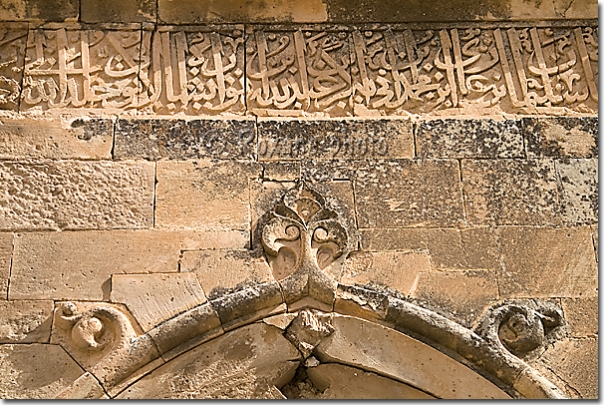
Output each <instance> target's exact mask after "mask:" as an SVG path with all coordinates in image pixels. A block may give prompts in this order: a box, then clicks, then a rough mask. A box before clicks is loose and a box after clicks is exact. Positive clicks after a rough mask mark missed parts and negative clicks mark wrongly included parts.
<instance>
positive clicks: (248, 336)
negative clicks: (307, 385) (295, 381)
mask: <svg viewBox="0 0 604 405" xmlns="http://www.w3.org/2000/svg"><path fill="white" fill-rule="evenodd" d="M265 353H270V354H271V355H270V356H266V355H265ZM299 359H300V353H299V352H298V350H297V349H296V348H295V347H294V346H293V345H292V344H291V343H290V342H289V341H288V340H287V339H286V338H284V337H283V335H282V331H281V330H280V329H278V328H275V327H272V326H269V325H266V324H264V323H254V324H251V325H247V326H244V327H241V328H239V329H237V330H234V331H231V332H227V333H225V334H224V335H222V336H220V337H217V338H216V339H213V340H211V341H209V342H208V343H206V344H204V345H202V346H199V347H196V348H194V349H192V350H190V351H188V352H186V353H184V354H183V355H181V356H178V357H176V358H174V359H172V360H171V361H169V362H168V363H166V364H164V365H163V366H161V367H159V368H157V369H155V370H154V371H153V372H151V373H150V374H148V375H146V376H144V377H143V378H141V379H140V380H139V381H137V382H135V383H134V384H132V385H131V386H130V387H128V388H127V389H126V390H124V391H123V392H122V393H121V394H119V395H118V396H117V398H119V399H134V398H139V399H143V398H148V399H150V398H158V399H159V398H164V399H177V398H181V399H184V398H189V399H192V398H215V399H218V398H224V399H227V398H231V399H235V398H240V399H244V398H245V399H250V398H263V397H265V396H266V394H267V391H268V390H269V387H270V386H271V385H275V386H277V387H281V386H283V385H284V384H285V383H286V382H288V381H289V380H290V379H291V378H292V377H293V375H294V372H295V369H296V367H297V366H298V361H299Z"/></svg>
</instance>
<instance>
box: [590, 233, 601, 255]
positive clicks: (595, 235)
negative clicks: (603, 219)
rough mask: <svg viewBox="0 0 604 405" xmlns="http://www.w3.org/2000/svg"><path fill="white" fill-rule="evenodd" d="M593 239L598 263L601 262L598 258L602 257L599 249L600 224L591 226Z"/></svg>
mask: <svg viewBox="0 0 604 405" xmlns="http://www.w3.org/2000/svg"><path fill="white" fill-rule="evenodd" d="M591 238H592V239H593V241H594V249H595V252H596V262H597V261H598V260H599V259H598V257H599V256H600V251H599V249H598V224H595V225H592V226H591Z"/></svg>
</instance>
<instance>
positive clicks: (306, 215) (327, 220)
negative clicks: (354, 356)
mask: <svg viewBox="0 0 604 405" xmlns="http://www.w3.org/2000/svg"><path fill="white" fill-rule="evenodd" d="M271 216H272V218H271V220H270V221H269V222H268V223H267V224H266V225H265V226H264V229H263V230H262V244H263V247H264V252H265V254H266V257H267V259H268V262H269V264H270V266H271V269H272V272H273V275H274V277H275V279H276V280H277V281H278V282H279V283H280V284H281V286H282V288H283V290H284V292H285V294H286V297H285V298H286V302H288V303H291V302H295V301H297V300H300V299H302V298H304V297H306V296H309V297H311V298H314V299H316V300H318V301H320V302H322V303H324V304H327V305H332V304H333V299H334V291H335V288H336V281H335V280H333V278H331V277H330V276H328V274H327V273H326V272H325V270H326V268H328V267H329V266H330V265H331V264H332V263H333V262H334V261H336V260H337V259H338V258H340V257H342V255H343V254H344V253H345V251H346V249H347V242H348V233H347V232H346V230H345V229H344V227H343V226H342V225H341V224H340V222H339V221H338V219H337V214H336V213H335V212H334V211H331V210H329V209H327V208H326V204H325V199H324V198H323V197H322V196H321V195H319V194H318V193H317V192H315V191H313V190H312V189H310V188H309V187H308V186H307V185H306V184H304V183H302V184H301V185H300V186H298V187H297V188H294V189H292V190H290V191H288V192H287V193H286V194H285V196H284V197H283V199H282V201H281V203H279V204H278V205H277V206H276V207H275V208H274V210H273V211H272V212H271Z"/></svg>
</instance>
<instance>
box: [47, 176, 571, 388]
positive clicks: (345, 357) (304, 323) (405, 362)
mask: <svg viewBox="0 0 604 405" xmlns="http://www.w3.org/2000/svg"><path fill="white" fill-rule="evenodd" d="M330 204H332V202H329V201H328V200H326V199H325V198H323V197H322V196H321V195H320V194H319V193H318V192H316V191H315V190H314V189H313V188H312V187H311V186H309V185H308V184H298V185H297V186H295V187H294V188H293V189H291V190H290V191H289V192H287V193H286V194H285V195H284V197H283V199H282V201H281V202H280V203H278V204H277V205H276V208H275V209H274V210H273V211H272V214H271V215H270V216H268V217H267V220H266V221H265V222H264V223H263V229H262V246H263V248H264V250H265V254H266V258H267V262H268V264H269V266H270V269H271V272H272V274H273V277H274V278H273V281H269V282H268V283H267V282H264V283H259V284H256V285H247V286H246V287H245V288H243V289H240V290H237V291H227V292H225V293H224V294H223V295H222V296H220V297H214V299H212V300H209V301H206V302H202V303H197V304H196V305H195V306H193V307H192V308H190V309H187V310H185V311H182V312H181V313H179V314H177V315H175V316H171V317H169V318H168V319H165V320H163V321H161V322H159V323H157V324H156V325H155V326H153V327H152V328H151V329H145V330H146V332H143V329H141V328H140V327H139V326H138V325H137V322H136V320H135V319H134V318H132V317H131V316H130V315H129V311H128V310H127V309H126V308H125V307H124V306H117V305H114V304H98V305H97V304H91V303H85V304H81V303H64V304H62V305H61V306H59V307H58V308H57V310H56V314H55V318H56V320H57V322H56V325H57V328H56V330H55V331H54V332H53V339H54V341H56V342H59V343H60V344H62V345H63V346H64V347H65V349H66V350H67V351H68V352H69V353H70V354H72V356H74V358H76V359H78V361H79V362H80V363H81V364H83V366H84V368H85V369H86V371H87V372H88V373H87V378H90V375H92V376H94V377H95V379H96V381H98V383H100V385H101V386H102V387H103V389H104V391H105V392H106V393H107V394H108V395H110V396H111V397H115V398H135V397H136V398H151V397H158V398H180V397H231V398H251V397H254V398H256V397H257V398H279V397H283V396H284V392H288V395H311V394H312V395H315V396H316V397H320V396H321V395H323V394H325V392H327V391H326V390H327V389H328V388H329V387H331V385H330V384H331V383H330V382H329V381H326V380H325V378H324V377H321V370H325V369H326V368H325V367H323V366H326V367H327V366H328V365H333V366H329V367H332V368H333V367H336V365H340V366H342V367H352V368H354V369H355V370H360V372H362V373H369V374H367V375H365V374H363V376H365V377H366V378H374V379H378V380H380V381H381V383H384V384H385V383H386V382H390V384H391V387H390V388H391V389H390V391H389V392H391V395H395V394H393V392H398V393H399V394H400V395H403V394H402V392H403V391H405V392H407V393H408V394H409V395H411V396H413V395H416V396H422V395H425V396H433V397H437V398H510V397H511V398H523V397H527V398H534V397H540V398H558V397H564V394H563V392H562V390H560V389H559V388H558V387H556V386H555V385H554V384H553V383H551V382H549V381H548V380H547V379H545V378H544V377H543V376H542V375H541V374H539V372H537V371H536V370H535V369H533V368H532V367H530V366H529V365H528V364H527V363H526V362H525V361H524V360H523V359H524V358H526V357H527V356H530V353H532V352H534V351H535V350H538V349H540V348H541V347H543V345H544V344H545V343H546V342H548V341H550V340H552V339H555V338H556V337H558V336H559V334H560V330H561V328H562V326H563V324H564V320H563V319H562V316H561V311H560V310H559V309H558V308H556V306H555V305H553V304H551V303H544V304H539V303H536V302H535V301H532V300H531V301H516V302H503V303H500V304H498V305H497V306H495V307H493V308H492V309H491V310H490V311H489V312H488V313H487V314H486V315H485V317H484V319H483V321H482V322H481V323H479V324H478V326H477V327H476V328H475V329H474V330H471V329H468V328H467V327H465V326H463V325H461V324H459V323H457V322H455V321H453V320H451V319H448V318H446V317H445V316H443V315H440V314H438V313H436V312H434V311H432V310H429V309H427V308H423V307H422V306H419V305H417V304H414V303H412V302H410V301H409V300H408V299H406V298H405V296H404V295H403V294H401V293H400V292H399V291H397V290H396V289H393V288H391V287H389V286H388V285H383V284H375V283H366V284H364V285H362V286H359V285H347V284H342V281H344V280H343V279H342V278H341V274H342V268H343V267H344V266H345V263H346V260H347V258H348V257H350V256H351V255H350V253H351V252H352V251H353V249H354V248H355V244H354V243H350V241H351V239H352V237H351V235H350V234H349V233H348V232H347V229H346V226H345V225H343V224H346V221H342V220H341V219H340V215H341V211H340V212H338V210H337V209H333V208H332V207H331V206H330ZM283 256H284V257H283ZM352 256H354V255H352ZM394 287H396V286H394ZM196 299H200V297H196ZM127 305H128V304H127V303H126V307H127ZM145 319H148V317H147V318H145ZM317 367H321V368H317ZM314 368H317V369H316V370H314V371H313V369H314ZM357 374H358V373H357ZM365 377H363V378H365ZM313 378H314V379H315V380H316V382H313ZM301 379H302V380H301ZM299 380H300V381H299ZM294 382H300V383H302V385H304V384H306V385H307V386H309V387H310V388H308V390H310V391H308V390H307V391H305V392H306V393H303V392H302V391H301V392H299V393H298V394H296V393H295V392H294V391H292V390H291V389H290V388H291V387H292V386H293V385H292V384H293V383H294ZM78 384H79V385H78ZM309 384H310V385H309ZM326 384H327V385H328V386H326ZM333 384H334V390H332V391H329V392H331V394H329V395H335V394H334V392H337V390H335V387H336V386H337V381H334V382H333ZM400 384H402V385H400ZM80 385H82V384H81V383H79V382H78V381H76V383H74V386H72V387H70V388H69V389H68V390H66V391H65V392H64V393H62V394H61V395H62V396H64V397H65V396H70V395H71V396H82V395H85V394H82V389H81V388H79V387H80ZM302 385H301V386H302ZM317 385H318V386H319V387H321V388H322V390H320V389H318V388H317ZM95 387H96V386H95ZM284 387H285V388H284ZM288 387H290V388H288ZM395 387H399V388H400V389H398V391H397V389H395ZM404 387H407V388H405V389H403V388H404ZM76 388H78V389H76ZM96 389H97V391H98V387H96ZM288 390H289V391H288ZM401 390H402V391H401ZM84 391H85V390H84ZM97 391H95V392H97ZM311 391H312V392H311ZM292 392H294V393H293V394H292ZM399 394H396V395H399ZM325 395H328V394H325ZM404 395H407V394H404Z"/></svg>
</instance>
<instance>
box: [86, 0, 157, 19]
mask: <svg viewBox="0 0 604 405" xmlns="http://www.w3.org/2000/svg"><path fill="white" fill-rule="evenodd" d="M80 2H81V6H80V7H81V12H82V15H81V17H80V19H81V21H82V22H86V23H103V22H109V23H111V22H116V21H119V22H124V23H130V22H155V19H156V16H155V14H156V2H155V1H153V0H126V1H124V0H109V1H107V0H80Z"/></svg>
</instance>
